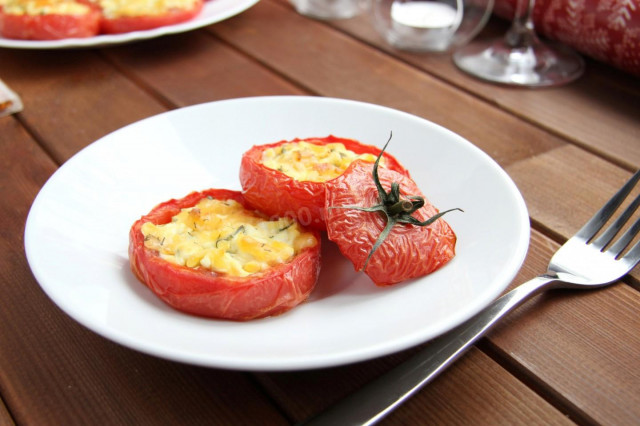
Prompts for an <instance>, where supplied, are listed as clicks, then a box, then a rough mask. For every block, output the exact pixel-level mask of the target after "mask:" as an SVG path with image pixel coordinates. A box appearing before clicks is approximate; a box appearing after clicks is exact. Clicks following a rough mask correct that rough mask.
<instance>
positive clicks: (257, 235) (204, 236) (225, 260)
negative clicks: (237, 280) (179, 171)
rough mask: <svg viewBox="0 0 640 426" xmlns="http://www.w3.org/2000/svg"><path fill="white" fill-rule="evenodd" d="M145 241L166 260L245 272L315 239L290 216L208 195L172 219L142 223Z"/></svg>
mask: <svg viewBox="0 0 640 426" xmlns="http://www.w3.org/2000/svg"><path fill="white" fill-rule="evenodd" d="M141 230H142V234H143V235H144V245H145V247H147V248H148V249H150V250H156V251H157V252H158V253H159V256H160V257H161V258H163V259H165V260H167V261H168V262H171V263H174V264H177V265H183V266H187V267H191V268H205V269H209V270H212V271H214V272H216V273H219V274H226V275H231V276H238V277H244V276H247V275H251V274H255V273H258V272H261V271H265V270H267V269H269V268H270V267H273V266H276V265H279V264H282V263H286V262H288V261H290V260H291V259H292V258H293V257H294V256H296V255H297V254H298V253H299V252H300V251H302V250H303V249H304V248H306V247H313V246H315V245H316V244H317V241H316V238H315V237H314V235H313V234H311V233H308V232H304V230H302V229H301V228H300V226H299V225H298V223H297V222H296V221H294V220H292V219H289V218H280V219H276V220H268V219H265V218H264V217H262V216H260V215H259V214H258V213H255V212H252V211H249V210H246V209H245V208H244V207H243V206H242V205H241V204H240V203H238V202H237V201H234V200H216V199H213V198H204V199H202V200H201V201H200V202H199V203H198V204H196V205H195V206H194V207H191V208H186V209H182V210H181V211H180V213H178V214H177V215H175V216H174V217H173V218H172V220H171V222H169V223H166V224H163V225H155V224H153V223H151V222H147V223H145V224H143V225H142V228H141Z"/></svg>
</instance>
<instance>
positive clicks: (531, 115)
mask: <svg viewBox="0 0 640 426" xmlns="http://www.w3.org/2000/svg"><path fill="white" fill-rule="evenodd" d="M331 24H332V25H334V26H335V27H336V28H340V29H341V30H342V31H345V32H347V33H349V34H350V35H353V36H354V37H357V38H359V39H361V40H363V41H365V42H367V43H370V44H372V45H374V46H376V47H377V48H379V49H381V50H382V51H384V52H387V53H389V54H391V55H393V56H395V57H397V58H399V59H401V60H403V61H406V62H407V63H409V64H411V65H412V66H416V67H418V68H420V69H422V70H425V71H426V72H428V73H430V74H432V75H434V76H435V77H437V78H439V79H442V80H443V81H446V82H448V83H450V84H452V85H454V86H458V87H461V88H462V87H463V88H464V90H468V91H470V92H471V93H473V94H474V95H476V96H479V97H480V98H482V99H484V100H485V101H486V102H489V103H491V104H494V105H497V106H499V107H500V108H503V109H504V110H506V111H509V112H510V113H512V114H514V115H516V116H520V117H522V118H523V119H525V120H528V121H530V122H532V123H535V124H537V125H539V126H540V127H542V128H545V129H548V130H549V131H551V132H553V133H555V134H558V135H560V136H562V137H563V138H566V139H567V140H570V141H572V142H574V143H577V144H579V145H581V146H583V147H586V148H588V149H590V150H593V151H595V152H598V153H599V154H600V155H602V156H604V157H606V158H611V159H613V160H614V161H616V162H617V163H618V164H621V165H625V166H626V167H627V168H630V169H635V168H640V144H639V143H638V139H639V137H640V124H639V123H640V84H638V78H637V77H634V76H632V75H629V74H626V73H624V72H622V71H619V70H616V69H614V68H612V67H609V66H607V65H605V64H601V63H597V62H595V61H591V60H589V61H587V69H586V72H585V75H584V76H583V77H581V78H580V79H579V80H578V81H576V82H574V83H573V84H570V85H568V86H563V87H557V88H546V89H542V90H529V89H517V88H512V87H506V86H501V85H497V84H492V83H489V82H484V81H480V80H476V79H474V78H470V77H469V76H467V75H466V74H464V73H463V72H462V71H460V70H458V69H457V68H456V67H455V65H454V64H453V62H452V61H451V58H450V54H429V53H415V52H405V51H401V50H398V49H395V48H393V47H391V46H390V45H389V44H387V43H386V41H385V40H384V39H383V38H382V37H381V36H380V35H379V34H378V33H377V32H376V30H375V29H374V28H373V26H372V25H371V22H370V20H369V17H368V16H360V17H357V18H354V19H349V20H342V21H334V22H332V23H331ZM504 31H506V26H505V25H504V23H502V22H499V20H494V21H493V22H491V26H490V27H489V28H487V30H486V31H484V32H483V34H481V37H480V38H484V39H487V38H493V37H500V36H502V34H503V33H504ZM480 38H479V39H480Z"/></svg>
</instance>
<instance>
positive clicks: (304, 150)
mask: <svg viewBox="0 0 640 426" xmlns="http://www.w3.org/2000/svg"><path fill="white" fill-rule="evenodd" d="M357 159H361V160H365V161H370V162H372V163H373V162H374V161H376V156H375V155H373V154H361V155H359V154H356V153H355V152H353V151H351V150H349V149H347V148H346V147H345V146H344V145H343V144H341V143H329V144H324V145H319V144H314V143H310V142H305V141H299V142H289V143H285V144H282V145H279V146H277V147H274V148H267V149H266V150H264V152H263V153H262V164H264V165H265V166H267V167H269V168H271V169H274V170H279V171H281V172H282V173H284V174H286V175H287V176H289V177H292V178H294V179H296V180H299V181H311V182H326V181H328V180H331V179H334V178H336V177H338V176H340V175H341V174H342V173H343V172H344V171H345V170H346V169H347V167H349V164H351V163H352V162H353V161H355V160H357ZM383 160H384V159H381V165H382V163H383Z"/></svg>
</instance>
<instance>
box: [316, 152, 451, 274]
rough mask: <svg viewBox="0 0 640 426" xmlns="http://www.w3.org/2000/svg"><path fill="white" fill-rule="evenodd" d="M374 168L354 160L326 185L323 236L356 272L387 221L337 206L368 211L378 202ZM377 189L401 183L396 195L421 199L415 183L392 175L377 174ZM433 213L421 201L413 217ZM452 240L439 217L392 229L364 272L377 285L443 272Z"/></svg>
mask: <svg viewBox="0 0 640 426" xmlns="http://www.w3.org/2000/svg"><path fill="white" fill-rule="evenodd" d="M372 170H373V165H371V164H368V163H365V162H362V161H356V162H354V163H352V164H351V166H349V168H347V170H346V171H345V172H344V173H343V174H342V175H341V176H339V177H337V178H335V179H333V180H332V181H331V182H329V183H328V185H327V198H326V204H325V209H326V211H325V214H326V218H327V235H328V238H329V240H331V241H333V242H335V243H336V244H337V245H338V248H339V249H340V251H341V252H342V254H343V255H345V256H346V257H347V258H348V259H349V260H351V262H352V263H353V265H354V267H355V269H356V270H358V271H359V270H361V269H362V267H363V266H364V263H365V261H366V259H367V256H368V255H369V252H370V251H371V248H372V247H373V245H374V243H375V241H376V240H377V238H378V236H379V235H380V233H381V232H382V230H383V229H384V227H385V224H386V220H385V218H384V216H383V215H382V214H381V213H379V212H363V211H360V210H356V209H350V208H335V207H339V206H362V207H371V206H373V205H376V204H378V203H379V201H378V197H379V196H378V190H377V188H376V186H375V183H374V182H373V178H372V176H371V174H372ZM378 175H379V177H380V182H381V184H382V187H383V188H384V189H385V190H386V191H387V192H388V191H389V188H390V186H391V182H398V183H399V184H400V191H401V194H403V195H405V196H407V195H419V196H422V193H421V192H420V189H418V187H417V185H416V184H415V182H414V181H413V180H412V179H411V178H409V177H407V176H404V175H401V174H400V173H397V172H394V171H392V170H386V169H382V168H380V169H378ZM437 213H438V210H437V209H436V208H435V207H434V206H433V205H432V204H431V203H429V201H428V200H426V198H425V205H424V206H423V207H422V208H420V209H419V210H417V211H416V212H414V213H413V216H414V217H415V218H417V219H419V220H420V221H424V220H426V219H428V218H430V217H431V216H433V215H434V214H437ZM455 244H456V235H455V233H454V232H453V230H452V229H451V227H450V226H449V224H447V223H446V222H445V221H444V220H443V219H442V218H440V219H438V220H436V221H435V222H434V223H432V224H431V225H429V226H425V227H420V226H415V225H407V224H397V225H395V226H394V227H393V228H392V230H391V233H390V234H389V235H388V236H387V238H386V239H385V241H384V242H383V243H382V244H381V245H380V246H379V247H378V249H377V250H376V251H375V252H374V254H373V255H372V256H371V259H370V260H369V263H368V265H367V268H366V270H365V273H366V274H367V275H368V276H369V277H370V278H371V280H372V281H373V282H374V283H375V284H376V285H378V286H388V285H392V284H396V283H399V282H401V281H405V280H408V279H411V278H417V277H420V276H423V275H426V274H428V273H431V272H433V271H435V270H436V269H438V268H440V267H442V266H443V265H444V264H446V263H447V262H448V261H449V260H451V259H452V258H453V257H454V256H455Z"/></svg>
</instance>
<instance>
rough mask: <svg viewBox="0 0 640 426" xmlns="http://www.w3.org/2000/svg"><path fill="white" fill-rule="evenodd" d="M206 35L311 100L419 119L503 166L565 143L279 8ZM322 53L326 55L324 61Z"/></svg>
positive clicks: (253, 12)
mask: <svg viewBox="0 0 640 426" xmlns="http://www.w3.org/2000/svg"><path fill="white" fill-rule="evenodd" d="M209 29H210V30H211V31H212V32H213V33H215V34H216V35H217V36H218V37H220V38H222V39H224V40H225V41H226V42H227V43H229V44H231V45H233V46H235V47H236V48H237V49H239V50H241V51H243V52H245V53H246V54H247V55H249V56H251V57H253V58H255V59H256V60H257V61H260V62H261V63H265V64H266V65H267V66H268V67H270V68H272V69H274V70H276V71H277V72H278V73H280V74H282V75H284V76H286V77H287V78H289V79H290V80H292V81H294V82H297V83H298V84H299V85H301V86H304V87H306V88H308V89H309V90H310V91H312V92H314V93H317V94H319V95H323V96H329V97H331V96H334V97H341V98H350V99H355V100H361V101H366V102H371V103H376V104H380V105H384V106H389V107H392V108H396V109H399V110H402V111H407V112H410V113H413V114H416V115H418V116H421V117H424V118H426V119H428V120H431V121H434V122H436V123H438V124H440V125H443V126H445V127H447V128H449V129H451V130H453V131H455V132H457V133H459V134H461V135H462V136H464V137H466V138H467V139H469V140H470V141H471V142H473V143H474V144H476V145H477V146H479V147H480V148H481V149H483V150H484V151H485V152H487V153H488V154H489V155H491V156H492V157H493V158H494V159H496V160H497V161H498V162H499V163H500V164H501V165H503V166H505V165H508V164H511V163H513V162H516V161H518V160H521V159H523V158H527V157H529V156H532V155H536V154H538V153H542V152H545V151H547V150H549V149H553V148H555V147H558V146H559V145H561V144H562V143H563V141H561V140H559V139H558V138H556V137H554V136H552V135H550V134H549V133H547V132H545V131H543V130H540V129H539V128H537V127H535V126H531V125H528V124H527V123H523V122H522V121H521V120H519V119H518V118H516V117H514V116H513V115H511V114H509V113H505V112H503V111H500V110H499V109H496V108H494V107H492V106H490V105H487V103H486V102H484V101H482V100H478V99H477V98H476V97H475V96H470V95H467V94H465V93H463V92H461V91H460V90H457V89H456V88H455V87H451V86H450V85H448V84H445V83H443V82H442V81H440V80H439V79H437V78H433V77H430V76H429V75H425V74H424V73H423V72H422V71H420V70H417V69H415V68H414V67H412V66H408V65H406V64H403V63H401V62H398V61H395V60H393V59H392V58H390V57H389V56H388V55H387V54H384V53H381V52H380V51H379V50H377V49H374V48H370V47H368V46H363V45H362V43H359V42H357V41H354V40H353V39H352V38H350V37H348V36H345V35H344V34H341V33H339V32H337V31H335V30H333V29H332V28H330V27H328V26H327V25H326V24H323V23H321V22H317V21H313V20H310V19H307V18H305V17H302V16H300V15H298V14H297V13H296V12H294V11H293V10H291V9H290V8H289V7H285V6H283V5H281V4H279V3H275V2H260V3H259V4H257V5H256V6H255V7H253V8H251V9H250V10H248V11H247V12H245V13H243V14H242V15H240V16H238V17H237V18H236V19H233V20H229V21H225V22H221V23H219V24H216V25H214V26H212V27H210V28H209ZM327 51H331V55H326V54H325V52H327ZM318 58H322V59H320V60H318ZM381 88H384V89H381Z"/></svg>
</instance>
